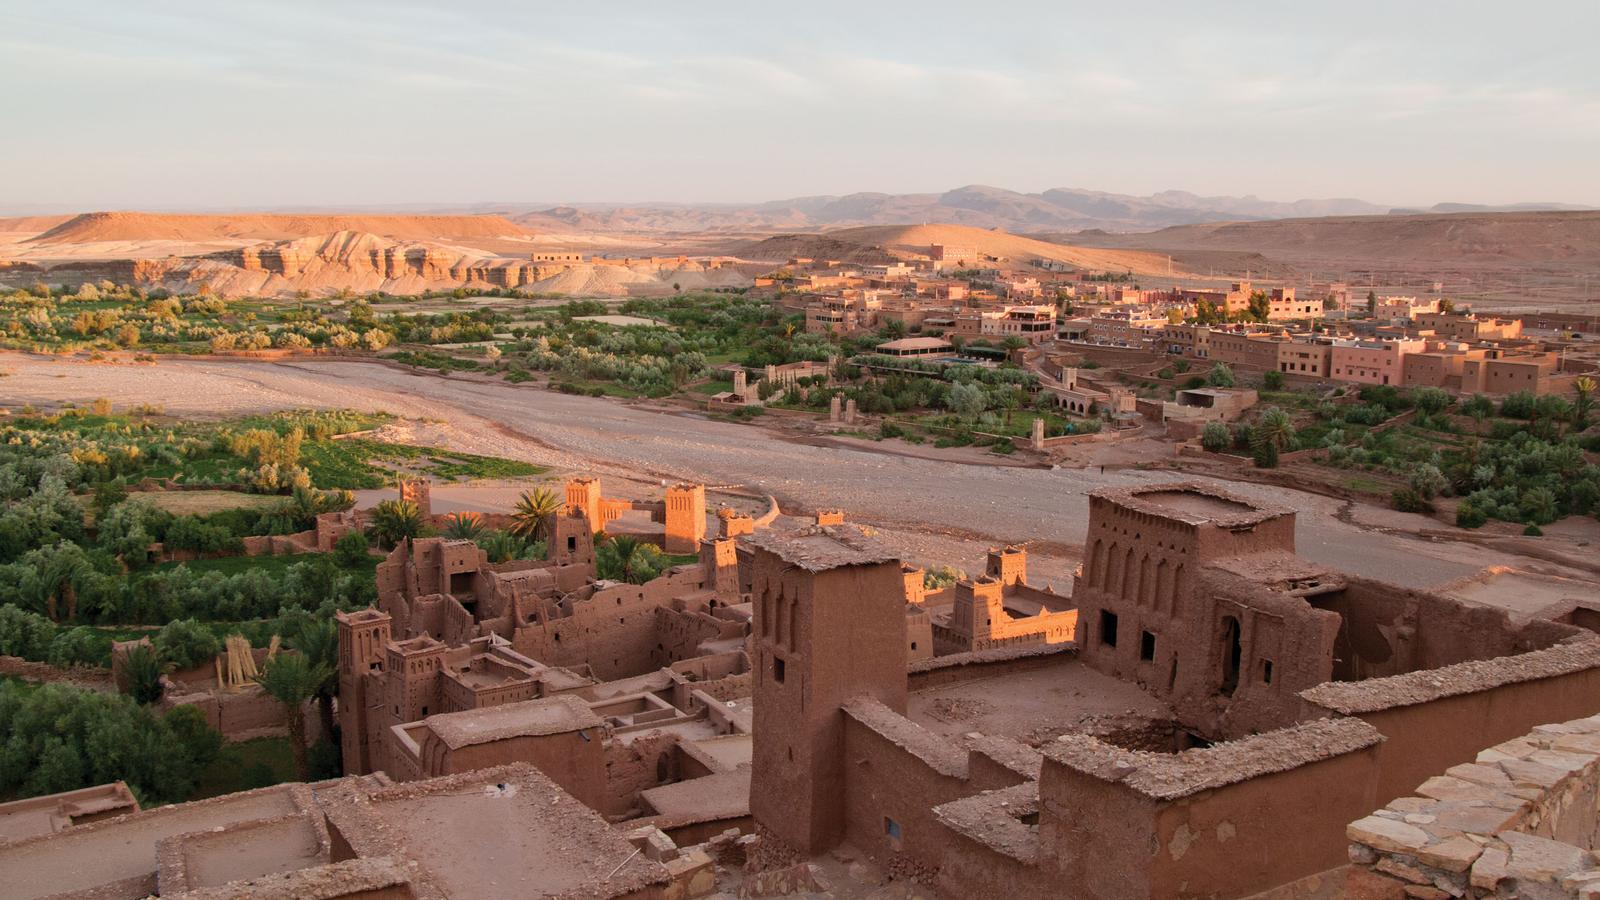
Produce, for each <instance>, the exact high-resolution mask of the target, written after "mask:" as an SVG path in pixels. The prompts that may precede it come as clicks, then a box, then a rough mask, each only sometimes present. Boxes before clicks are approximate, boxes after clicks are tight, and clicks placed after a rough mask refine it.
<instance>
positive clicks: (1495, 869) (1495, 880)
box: [1471, 844, 1511, 891]
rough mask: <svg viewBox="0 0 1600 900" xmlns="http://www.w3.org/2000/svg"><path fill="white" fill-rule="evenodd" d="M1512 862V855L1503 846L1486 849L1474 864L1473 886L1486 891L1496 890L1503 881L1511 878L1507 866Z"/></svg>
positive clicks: (1492, 846)
mask: <svg viewBox="0 0 1600 900" xmlns="http://www.w3.org/2000/svg"><path fill="white" fill-rule="evenodd" d="M1510 861H1511V855H1510V854H1509V853H1508V852H1506V849H1505V847H1504V846H1503V845H1498V844H1496V845H1491V846H1487V847H1484V848H1483V853H1481V854H1479V856H1478V859H1477V861H1475V862H1474V863H1473V864H1472V878H1471V883H1472V886H1473V887H1475V888H1478V889H1479V890H1484V891H1492V890H1494V889H1495V886H1496V885H1498V884H1499V883H1500V882H1501V880H1503V879H1505V878H1506V877H1508V876H1509V874H1510V873H1509V872H1508V871H1507V869H1506V864H1507V863H1509V862H1510Z"/></svg>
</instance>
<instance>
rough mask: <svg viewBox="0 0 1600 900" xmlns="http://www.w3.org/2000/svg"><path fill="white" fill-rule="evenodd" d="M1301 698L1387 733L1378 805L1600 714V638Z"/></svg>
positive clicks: (1322, 689) (1326, 688) (1313, 708)
mask: <svg viewBox="0 0 1600 900" xmlns="http://www.w3.org/2000/svg"><path fill="white" fill-rule="evenodd" d="M1301 697H1302V698H1303V699H1305V700H1306V701H1307V704H1308V714H1310V715H1317V714H1322V715H1327V714H1332V713H1340V714H1344V715H1349V716H1353V717H1356V718H1360V719H1361V720H1363V721H1365V722H1367V723H1368V724H1370V725H1372V726H1373V727H1374V728H1376V729H1377V730H1378V731H1379V732H1380V733H1381V734H1382V735H1383V736H1384V738H1385V740H1384V743H1383V745H1382V747H1381V749H1380V751H1379V762H1380V764H1381V771H1380V773H1379V777H1378V783H1377V790H1376V794H1375V796H1374V798H1373V799H1374V802H1373V803H1372V804H1371V807H1369V808H1375V807H1378V806H1381V805H1383V804H1385V803H1388V802H1389V801H1390V800H1393V799H1394V798H1396V797H1401V796H1405V795H1407V794H1409V793H1410V792H1411V790H1412V789H1413V788H1415V787H1416V786H1417V785H1418V784H1421V783H1422V782H1423V781H1425V780H1426V779H1427V778H1428V777H1429V776H1430V775H1433V774H1436V773H1439V772H1443V771H1444V770H1445V769H1448V768H1449V767H1451V766H1453V765H1456V764H1458V763H1464V762H1471V761H1472V760H1473V758H1474V757H1475V756H1476V755H1477V753H1478V751H1480V750H1482V749H1483V748H1485V747H1488V746H1490V745H1491V744H1496V743H1499V742H1501V741H1507V740H1510V739H1512V738H1514V737H1517V736H1518V735H1521V734H1526V733H1527V732H1528V731H1530V730H1532V729H1533V727H1534V726H1536V725H1539V724H1541V723H1544V722H1563V721H1567V720H1569V719H1578V718H1583V717H1585V716H1589V715H1593V714H1595V713H1596V712H1600V641H1584V642H1582V643H1575V644H1562V645H1558V646H1556V647H1552V648H1550V649H1548V650H1542V651H1536V652H1533V653H1525V654H1523V655H1521V656H1514V657H1506V658H1501V659H1491V660H1484V661H1482V662H1469V663H1462V664H1460V665H1457V666H1451V667H1449V668H1446V669H1436V670H1430V671H1422V672H1413V673H1410V674H1406V675H1399V676H1396V677H1393V678H1384V679H1375V680H1370V681H1364V682H1359V683H1344V684H1328V685H1322V686H1319V687H1316V688H1313V689H1311V690H1309V691H1305V692H1303V693H1302V694H1301Z"/></svg>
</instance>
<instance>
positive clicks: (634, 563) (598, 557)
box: [595, 535, 663, 584]
mask: <svg viewBox="0 0 1600 900" xmlns="http://www.w3.org/2000/svg"><path fill="white" fill-rule="evenodd" d="M662 562H663V561H662V558H661V548H659V547H657V546H656V545H654V544H646V543H643V542H641V541H640V540H639V539H638V538H633V537H629V536H627V535H618V536H617V537H614V538H610V539H608V540H606V542H605V543H603V544H601V545H600V547H599V548H598V549H597V550H595V570H596V574H598V575H599V576H600V577H601V578H606V579H610V580H611V581H626V582H628V583H629V584H644V583H645V582H646V581H649V580H650V579H652V578H654V577H656V576H657V575H660V574H661V566H662Z"/></svg>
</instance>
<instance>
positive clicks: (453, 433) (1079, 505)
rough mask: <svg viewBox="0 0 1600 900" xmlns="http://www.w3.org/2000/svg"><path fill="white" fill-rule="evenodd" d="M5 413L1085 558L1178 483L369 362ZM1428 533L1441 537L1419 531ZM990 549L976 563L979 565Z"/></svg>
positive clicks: (1489, 553) (233, 376) (141, 378)
mask: <svg viewBox="0 0 1600 900" xmlns="http://www.w3.org/2000/svg"><path fill="white" fill-rule="evenodd" d="M0 372H6V373H7V374H6V375H5V376H4V377H0V403H4V404H5V405H8V406H13V407H15V406H20V405H22V404H24V403H35V404H54V403H58V402H62V401H69V402H78V403H81V402H86V401H89V400H93V399H95V398H98V397H105V398H108V399H110V400H111V401H112V402H113V403H114V404H116V405H117V406H118V407H122V406H125V405H130V404H137V403H152V404H157V405H160V406H162V407H164V408H165V409H166V411H167V412H169V413H174V414H182V415H189V416H225V415H232V414H236V413H243V412H251V411H261V410H271V409H284V408H295V407H349V408H356V409H362V410H369V411H378V410H383V411H388V412H391V413H395V414H398V415H402V416H407V417H413V418H419V419H424V420H428V422H430V423H431V424H427V425H424V426H423V427H424V428H431V429H433V430H435V431H436V432H437V434H438V435H440V436H442V437H443V438H444V440H446V441H447V442H448V444H449V446H451V447H453V448H455V449H459V450H463V451H467V452H473V453H485V454H494V455H499V456H505V457H510V458H515V459H523V460H528V461H530V462H535V463H540V464H544V465H549V466H554V467H558V468H563V469H587V470H589V471H595V472H599V473H600V474H602V475H613V476H615V475H624V476H635V477H637V476H639V475H640V474H641V473H642V474H644V475H645V476H646V477H649V478H662V479H680V478H692V479H696V480H703V481H705V482H707V483H710V484H732V483H738V484H747V485H751V486H753V487H758V488H761V489H764V490H765V491H767V492H770V493H772V494H774V495H776V496H777V497H778V499H779V500H780V502H782V503H783V505H784V507H785V509H786V510H794V509H800V510H805V509H815V508H818V507H834V506H837V507H842V508H844V509H846V510H849V511H850V513H851V517H852V519H854V520H857V521H864V522H868V523H876V524H880V525H883V526H885V527H889V528H893V529H894V530H896V531H900V532H906V533H922V534H925V535H927V536H928V537H930V538H932V537H935V536H941V537H948V538H964V539H968V540H971V541H974V542H980V541H981V542H993V541H996V540H1004V541H1023V540H1040V541H1044V542H1048V543H1050V544H1058V545H1059V544H1065V545H1073V544H1081V543H1082V541H1083V536H1084V533H1085V527H1086V519H1087V509H1088V502H1087V494H1088V492H1090V491H1093V490H1096V489H1098V488H1102V487H1115V486H1126V485H1130V484H1135V483H1143V482H1151V481H1155V480H1170V479H1171V477H1172V476H1171V475H1170V473H1160V472H1153V473H1145V472H1140V471H1137V470H1124V471H1118V472H1107V473H1101V472H1100V471H1099V470H1098V469H1056V470H1044V469H1025V468H1011V467H987V466H976V465H963V464H960V463H952V462H946V461H940V460H930V459H919V458H914V457H909V456H898V455H891V454H884V453H877V452H873V451H871V450H867V449H850V448H840V447H817V446H809V445H806V444H800V443H793V442H788V441H784V440H781V439H780V438H778V437H776V436H775V435H774V434H773V433H772V432H770V431H768V430H766V429H762V428H758V427H752V426H748V425H739V424H733V423H729V422H720V421H714V420H710V419H705V418H700V417H695V416H685V415H667V414H662V413H659V412H654V411H650V410H645V409H638V408H635V407H631V406H628V405H625V404H622V403H618V402H615V401H610V400H605V399H597V398H590V397H574V396H567V395H564V394H558V393H554V392H550V391H545V390H540V389H536V388H531V387H524V386H517V385H510V384H503V383H479V382H472V381H465V380H461V379H451V378H446V377H443V376H437V375H432V374H415V373H411V372H406V371H400V370H397V369H394V368H390V367H386V366H382V365H377V364H372V363H364V362H350V361H301V362H293V363H269V362H216V361H201V360H181V359H162V360H161V361H159V362H157V363H154V364H143V365H105V364H90V363H85V362H79V361H69V360H57V359H43V358H34V357H27V356H22V355H17V354H0ZM1230 486H1231V487H1232V489H1234V490H1236V491H1238V492H1240V493H1243V494H1246V495H1249V496H1252V497H1257V498H1260V499H1262V500H1267V501H1270V502H1273V503H1277V504H1281V505H1285V506H1289V507H1292V508H1294V509H1297V510H1299V511H1300V512H1301V516H1300V519H1299V536H1298V540H1299V548H1300V552H1301V553H1302V554H1303V555H1305V556H1307V557H1309V558H1311V559H1314V560H1317V561H1319V562H1323V563H1326V564H1329V565H1331V566H1334V567H1336V568H1338V569H1341V570H1344V571H1348V572H1352V573H1360V574H1363V575H1368V576H1371V577H1375V578H1380V579H1383V580H1386V581H1392V582H1395V583H1397V584H1403V585H1407V586H1412V587H1422V586H1430V585H1434V584H1439V583H1442V582H1446V581H1450V580H1453V579H1457V578H1460V577H1463V576H1465V575H1468V574H1471V573H1473V572H1476V571H1478V570H1480V569H1482V568H1483V567H1484V566H1488V565H1496V564H1499V565H1527V563H1528V561H1527V560H1525V559H1522V558H1519V557H1512V556H1508V555H1506V554H1503V553H1498V552H1495V551H1493V550H1490V549H1486V548H1483V547H1475V546H1470V545H1463V544H1459V543H1455V542H1450V541H1427V540H1422V539H1418V538H1415V537H1407V536H1403V535H1398V534H1393V533H1387V534H1386V533H1381V532H1378V531H1375V530H1372V529H1368V528H1363V527H1361V526H1360V525H1358V524H1350V523H1346V522H1341V521H1339V520H1338V519H1337V518H1335V513H1337V512H1338V510H1339V508H1340V506H1341V505H1342V504H1341V503H1340V501H1336V500H1332V499H1329V498H1325V497H1320V496H1317V495H1313V494H1308V493H1303V492H1300V491H1294V490H1287V489H1282V488H1275V487H1267V486H1260V485H1250V484H1238V483H1234V484H1231V485H1230ZM1417 525H1418V527H1419V528H1422V527H1436V526H1437V523H1436V522H1432V521H1430V520H1425V519H1422V518H1421V517H1418V518H1417ZM980 554H981V547H971V548H970V549H969V550H968V552H966V553H965V554H963V555H962V558H963V559H965V560H966V561H967V564H968V565H969V566H970V565H971V562H970V561H971V560H972V559H975V558H977V557H978V556H979V555H980Z"/></svg>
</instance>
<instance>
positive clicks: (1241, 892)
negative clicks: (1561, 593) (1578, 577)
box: [751, 484, 1600, 898]
mask: <svg viewBox="0 0 1600 900" xmlns="http://www.w3.org/2000/svg"><path fill="white" fill-rule="evenodd" d="M752 543H753V544H754V547H755V554H756V561H755V573H756V576H755V579H754V582H753V585H752V587H753V595H752V596H753V601H754V603H753V612H754V620H753V625H752V653H751V660H752V667H753V670H754V673H755V685H754V693H755V714H756V715H755V732H754V741H755V752H754V757H753V765H754V770H753V772H752V778H753V784H754V786H755V790H754V793H753V795H752V803H751V812H752V814H753V816H754V819H755V825H756V828H757V831H758V833H759V834H760V835H761V836H762V840H763V844H764V854H765V856H766V858H767V859H768V860H769V862H770V864H772V865H781V864H783V863H784V862H785V861H787V860H794V859H803V858H807V857H813V856H816V855H818V854H824V853H827V852H828V851H830V850H832V849H833V848H835V847H837V846H840V845H842V844H847V845H849V846H851V847H852V848H854V849H855V850H857V851H860V852H863V853H866V854H867V855H868V856H870V857H872V858H874V859H875V860H876V861H878V862H879V863H881V864H884V865H886V866H887V867H888V868H889V870H890V871H891V872H895V873H898V874H900V875H902V876H906V877H914V878H918V879H920V880H922V881H924V882H925V883H928V884H930V885H932V886H934V887H935V888H936V889H937V891H938V892H939V893H940V894H941V895H944V896H951V897H961V896H999V895H1005V896H1025V897H1058V896H1063V895H1065V896H1081V897H1096V898H1123V897H1178V896H1191V895H1192V896H1217V897H1242V896H1249V895H1251V894H1254V893H1258V892H1261V891H1265V890H1268V889H1274V888H1277V889H1281V890H1283V891H1285V892H1286V893H1284V894H1282V896H1299V895H1302V894H1297V893H1296V891H1297V890H1305V891H1310V890H1311V888H1310V887H1309V886H1308V884H1309V883H1310V882H1307V884H1302V883H1301V882H1302V881H1303V880H1308V879H1309V880H1310V881H1314V882H1316V883H1318V884H1322V883H1324V882H1323V881H1320V880H1319V879H1325V878H1328V877H1334V876H1330V875H1328V874H1327V873H1329V872H1330V871H1332V870H1338V869H1339V868H1340V867H1341V866H1343V865H1344V864H1345V862H1346V846H1347V842H1346V838H1345V826H1346V824H1347V823H1349V822H1351V821H1353V820H1355V819H1358V818H1361V817H1362V816H1365V815H1367V814H1368V813H1369V812H1370V811H1371V810H1372V809H1374V808H1376V807H1378V806H1381V805H1382V804H1383V803H1385V802H1388V801H1389V800H1390V799H1392V798H1394V797H1397V796H1402V795H1404V794H1406V793H1409V792H1411V791H1412V790H1414V789H1415V787H1416V785H1418V784H1420V783H1421V782H1422V781H1424V780H1425V779H1426V778H1427V777H1428V776H1429V775H1430V774H1432V773H1434V772H1436V771H1439V770H1442V769H1444V768H1446V767H1448V766H1450V765H1453V764H1455V763H1459V762H1468V761H1471V760H1472V759H1473V757H1474V755H1475V754H1476V753H1477V752H1478V751H1479V750H1481V749H1483V748H1484V747H1487V746H1489V745H1490V744H1493V743H1495V742H1497V741H1503V740H1509V739H1511V738H1514V737H1516V736H1518V735H1521V734H1523V733H1524V732H1526V731H1527V730H1529V729H1530V728H1532V727H1533V726H1534V725H1536V724H1538V723H1541V722H1549V721H1560V720H1562V719H1566V718H1572V717H1574V716H1578V715H1589V714H1592V713H1593V712H1595V711H1596V708H1597V707H1600V700H1597V699H1596V698H1597V697H1600V694H1596V693H1595V689H1596V688H1597V687H1600V643H1597V641H1596V639H1595V636H1594V634H1593V633H1592V632H1589V631H1587V630H1584V629H1582V628H1578V627H1575V626H1573V625H1570V624H1566V623H1565V622H1562V621H1557V619H1562V618H1565V619H1569V620H1570V619H1573V618H1579V619H1582V618H1583V617H1582V616H1578V615H1577V614H1576V612H1575V610H1571V609H1568V610H1565V611H1564V612H1563V611H1562V610H1551V611H1549V615H1548V616H1546V617H1543V618H1534V619H1532V620H1529V621H1512V620H1511V619H1509V618H1508V616H1507V615H1506V614H1505V613H1504V612H1502V611H1499V610H1495V609H1491V608H1488V607H1478V606H1472V605H1468V604H1464V603H1461V602H1458V601H1455V600H1453V599H1449V598H1445V597H1441V596H1437V595H1432V594H1427V593H1422V592H1415V591H1406V590H1402V589H1399V588H1395V587H1393V586H1389V585H1384V584H1381V583H1377V582H1372V581H1370V580H1367V579H1363V578H1360V577H1358V576H1354V575H1346V574H1340V573H1335V572H1331V571H1329V570H1327V569H1326V568H1324V567H1322V566H1318V565H1316V564H1312V563H1309V562H1307V561H1305V560H1303V559H1301V558H1299V557H1297V556H1296V555H1295V554H1294V513H1293V512H1292V511H1289V510H1283V509H1276V508H1271V507H1266V506H1262V505H1260V504H1257V503H1254V502H1252V501H1249V500H1247V499H1245V498H1242V497H1239V496H1235V495H1232V494H1229V493H1226V492H1223V491H1220V490H1216V489H1214V488H1210V487H1206V486H1200V485H1194V484H1177V485H1167V486H1159V487H1147V488H1136V489H1131V490H1125V491H1106V492H1101V493H1098V494H1096V495H1094V496H1093V499H1092V503H1091V512H1090V526H1089V547H1088V554H1087V556H1088V558H1087V561H1086V564H1085V569H1084V574H1083V577H1082V578H1081V579H1080V583H1079V586H1078V589H1077V591H1076V592H1075V595H1074V598H1073V599H1074V601H1075V602H1076V603H1077V607H1078V609H1077V612H1078V619H1077V633H1076V642H1075V643H1074V644H1064V645H1033V646H1021V647H1003V648H1002V649H998V650H988V651H980V652H975V653H966V654H956V655H950V656H943V657H935V658H933V659H928V660H920V661H916V662H910V663H908V662H907V661H906V660H905V659H904V657H903V656H902V651H901V649H900V648H902V647H904V646H906V640H905V635H904V634H903V633H902V632H901V630H900V629H902V628H903V627H905V623H906V621H907V620H906V617H905V616H904V615H903V614H902V613H903V604H904V601H905V596H904V595H905V585H904V581H903V579H902V577H901V575H902V571H901V569H900V566H899V564H898V561H897V559H896V558H895V556H894V554H892V553H889V552H886V551H885V550H883V549H882V548H881V547H878V546H877V545H876V544H875V543H874V542H873V541H872V540H871V538H870V537H868V536H867V535H865V534H864V533H861V532H859V531H856V530H851V529H849V527H848V526H834V527H818V528H812V529H810V530H808V531H806V532H803V533H801V534H797V535H792V536H779V535H763V536H757V538H756V539H755V540H754V541H753V542H752ZM869 646H870V647H872V648H873V649H872V650H871V651H870V652H869V651H868V650H867V649H866V648H867V647H869ZM1490 659H1495V662H1494V663H1485V662H1482V661H1483V660H1490ZM1106 704H1112V705H1114V706H1116V707H1126V708H1127V709H1128V710H1129V711H1130V712H1135V713H1137V714H1138V715H1139V716H1141V717H1143V718H1144V720H1145V725H1144V727H1139V728H1123V729H1121V730H1119V731H1117V732H1116V733H1114V734H1103V735H1101V736H1095V735H1094V734H1091V733H1088V732H1086V731H1085V729H1084V727H1083V723H1084V721H1085V719H1084V718H1083V717H1081V716H1074V715H1073V707H1074V706H1078V707H1079V711H1080V712H1082V711H1092V710H1093V709H1095V708H1097V707H1103V706H1105V705H1106Z"/></svg>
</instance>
